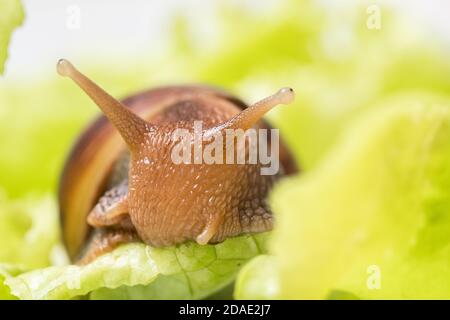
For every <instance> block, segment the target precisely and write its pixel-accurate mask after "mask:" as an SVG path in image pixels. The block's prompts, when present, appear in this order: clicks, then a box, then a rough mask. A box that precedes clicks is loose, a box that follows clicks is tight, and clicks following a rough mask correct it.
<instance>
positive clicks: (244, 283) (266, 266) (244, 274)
mask: <svg viewBox="0 0 450 320" xmlns="http://www.w3.org/2000/svg"><path fill="white" fill-rule="evenodd" d="M279 291H280V288H279V279H278V265H277V263H276V257H274V256H271V255H260V256H257V257H255V258H253V259H252V260H251V261H250V262H249V263H247V264H246V265H245V266H244V267H243V268H242V270H241V271H239V274H238V278H237V279H236V285H235V289H234V298H235V299H262V300H265V299H276V298H277V297H278V296H279V294H280V292H279Z"/></svg>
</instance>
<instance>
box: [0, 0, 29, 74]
mask: <svg viewBox="0 0 450 320" xmlns="http://www.w3.org/2000/svg"><path fill="white" fill-rule="evenodd" d="M23 17H24V12H23V9H22V5H21V4H20V0H2V1H1V2H0V74H2V73H3V70H4V66H5V61H6V58H7V56H8V44H9V40H10V38H11V33H12V32H13V30H14V29H15V28H16V27H18V26H20V25H21V24H22V21H23Z"/></svg>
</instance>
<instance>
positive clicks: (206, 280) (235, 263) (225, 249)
mask: <svg viewBox="0 0 450 320" xmlns="http://www.w3.org/2000/svg"><path fill="white" fill-rule="evenodd" d="M266 237H267V233H264V234H258V235H252V236H250V235H244V236H240V237H236V238H231V239H228V240H226V241H225V242H223V243H220V244H216V245H206V246H200V245H197V244H195V243H186V244H182V245H179V246H176V247H169V248H158V249H157V248H152V247H150V246H146V245H144V244H141V243H135V244H128V245H123V246H121V247H119V248H117V249H116V250H114V251H113V252H111V253H109V254H105V255H103V256H100V257H99V258H97V259H96V260H95V261H93V262H91V263H89V264H87V265H84V266H76V265H69V266H57V267H49V268H45V269H40V270H35V271H31V272H28V273H23V274H20V275H18V276H17V277H10V278H8V279H6V281H5V284H6V285H8V286H9V288H10V289H11V293H12V294H13V295H14V296H16V297H18V298H20V299H71V298H80V297H86V296H88V297H90V298H92V299H199V298H202V297H205V296H207V295H209V294H211V293H213V292H215V291H217V290H219V289H221V288H223V287H224V286H226V285H227V284H229V283H230V282H231V281H232V280H233V279H234V277H235V275H236V273H237V271H238V270H239V269H240V267H241V266H242V265H243V264H244V263H245V262H247V261H248V260H250V259H251V258H253V257H254V256H256V255H258V254H261V253H263V252H264V251H265V249H264V248H265V242H266Z"/></svg>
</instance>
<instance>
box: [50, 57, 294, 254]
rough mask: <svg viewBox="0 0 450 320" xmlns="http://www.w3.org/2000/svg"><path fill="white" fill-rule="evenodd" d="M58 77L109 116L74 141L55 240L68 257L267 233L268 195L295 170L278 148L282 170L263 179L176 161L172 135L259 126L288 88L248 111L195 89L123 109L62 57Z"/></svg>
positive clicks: (240, 170)
mask: <svg viewBox="0 0 450 320" xmlns="http://www.w3.org/2000/svg"><path fill="white" fill-rule="evenodd" d="M58 72H59V73H60V74H61V75H63V76H68V77H70V78H72V79H73V80H74V81H75V82H76V83H77V84H78V85H79V86H80V87H81V88H82V89H83V90H84V91H85V92H86V93H87V94H88V95H89V96H90V97H91V99H92V100H93V101H94V102H95V103H96V104H97V105H98V106H99V107H100V109H101V110H102V111H103V113H104V114H105V116H106V118H107V120H106V118H105V117H102V118H100V119H99V120H97V121H96V122H95V123H94V124H93V125H92V126H91V127H89V128H88V129H87V130H86V131H85V132H84V133H83V134H82V135H81V137H80V139H79V140H78V142H77V143H76V145H75V146H74V148H73V150H72V153H71V155H70V156H69V158H68V160H67V162H66V165H65V168H64V171H63V174H62V178H61V183H60V192H59V202H60V212H61V220H62V228H63V238H64V242H65V244H66V247H67V250H68V253H69V256H70V257H71V258H72V259H74V260H75V259H78V258H80V257H82V258H83V259H88V260H91V259H92V258H94V257H95V256H97V255H99V254H101V253H103V252H107V251H109V250H110V249H111V248H113V247H115V246H117V245H118V244H120V243H124V242H129V241H143V242H145V243H147V244H150V245H152V246H156V247H161V246H170V245H176V244H179V243H182V242H185V241H189V240H193V241H196V242H197V243H199V244H207V243H217V242H221V241H223V240H225V239H226V238H228V237H232V236H237V235H239V234H243V233H252V232H262V231H267V230H270V229H271V228H272V226H273V219H272V214H271V211H270V208H269V207H268V205H267V202H266V198H267V194H268V192H269V191H270V189H271V187H272V186H273V184H274V182H275V181H276V179H278V177H279V176H280V174H283V173H288V174H289V173H292V172H295V171H296V168H295V165H294V162H293V160H292V157H291V155H290V154H289V152H288V151H287V149H286V147H284V145H283V144H281V145H280V163H281V169H282V173H280V174H278V175H261V174H260V169H261V165H260V164H259V163H256V164H237V165H230V164H225V163H224V164H213V165H211V164H207V163H181V164H176V163H174V161H173V160H172V158H171V157H172V150H173V148H174V145H175V144H176V141H174V139H173V132H174V131H175V130H177V129H186V130H192V128H193V126H194V122H195V121H202V124H203V127H204V128H205V129H204V130H203V133H204V134H210V135H211V134H212V133H215V134H221V133H222V132H224V130H225V129H233V128H235V129H237V128H239V129H243V130H245V129H248V128H251V127H253V126H257V127H259V128H267V127H268V126H267V125H266V124H265V123H263V122H261V121H260V118H261V117H262V115H263V114H264V113H265V112H267V111H268V110H270V109H271V108H272V107H273V106H275V105H277V104H280V103H289V102H290V101H291V100H292V99H293V92H292V89H287V88H286V89H282V90H280V91H279V92H278V93H276V94H275V95H273V96H270V97H268V98H266V99H264V100H262V101H260V102H258V103H256V104H255V105H253V106H251V107H248V108H247V106H246V105H245V104H244V103H243V102H241V101H240V100H238V99H236V98H234V97H232V96H230V95H229V94H227V93H225V92H222V91H220V90H217V89H213V88H209V87H203V86H174V87H164V88H158V89H152V90H149V91H146V92H143V93H140V94H138V95H135V96H132V97H130V98H127V99H125V100H124V101H123V103H121V102H119V101H117V100H115V99H114V98H112V97H111V96H110V95H108V94H107V93H106V92H105V91H103V90H102V89H101V88H100V87H98V86H97V85H96V84H95V83H93V82H92V81H91V80H89V79H88V78H86V77H85V76H84V75H83V74H81V73H80V72H78V71H77V70H76V69H75V68H74V67H73V66H72V65H71V64H70V63H69V62H68V61H66V60H60V61H59V62H58ZM111 124H112V126H111ZM201 143H202V144H203V145H205V146H206V142H204V141H202V142H201ZM86 257H87V258H86Z"/></svg>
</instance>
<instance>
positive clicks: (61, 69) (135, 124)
mask: <svg viewBox="0 0 450 320" xmlns="http://www.w3.org/2000/svg"><path fill="white" fill-rule="evenodd" d="M56 69H57V71H58V73H59V74H60V75H61V76H63V77H69V78H70V79H72V80H73V81H74V82H75V83H76V84H77V85H78V86H79V87H80V88H81V89H82V90H83V91H84V92H85V93H86V94H87V95H88V96H89V97H90V98H91V99H92V101H94V102H95V104H97V106H98V107H99V108H100V109H101V110H102V111H103V113H104V114H105V116H106V117H107V118H108V119H109V121H111V123H112V124H113V125H114V127H116V129H117V130H118V131H119V133H120V135H121V136H122V137H123V139H124V140H125V142H126V143H127V145H128V147H129V148H130V150H132V151H133V150H136V149H139V147H140V146H141V144H142V142H143V140H144V137H145V134H146V133H148V132H149V128H150V127H151V126H152V125H151V124H149V123H147V122H146V121H145V120H143V119H141V118H140V117H138V116H137V115H135V114H134V113H133V112H131V111H130V110H129V109H128V108H127V107H125V106H124V105H123V104H122V103H121V102H120V101H118V100H116V99H115V98H113V97H112V96H111V95H109V94H108V93H107V92H106V91H105V90H103V89H102V88H100V87H99V86H98V85H97V84H96V83H95V82H93V81H92V80H90V79H89V78H87V77H86V76H85V75H84V74H82V73H81V72H79V71H78V70H77V69H76V68H75V67H74V66H73V65H72V64H71V63H70V62H69V61H67V60H65V59H61V60H59V61H58V63H57V66H56Z"/></svg>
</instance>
